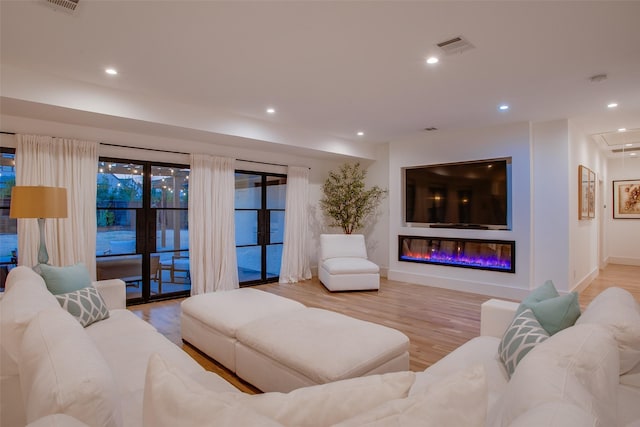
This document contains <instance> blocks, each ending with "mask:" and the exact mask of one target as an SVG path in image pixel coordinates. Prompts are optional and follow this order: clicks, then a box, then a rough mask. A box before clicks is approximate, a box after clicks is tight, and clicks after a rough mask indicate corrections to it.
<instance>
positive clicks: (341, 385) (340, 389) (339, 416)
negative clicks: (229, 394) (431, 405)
mask: <svg viewBox="0 0 640 427" xmlns="http://www.w3.org/2000/svg"><path fill="white" fill-rule="evenodd" d="M415 375H416V374H415V373H414V372H411V371H402V372H393V373H388V374H382V375H369V376H366V377H358V378H352V379H348V380H342V381H335V382H331V383H328V384H321V385H315V386H309V387H303V388H299V389H297V390H293V391H291V392H289V393H278V392H271V393H264V394H257V395H253V396H250V395H246V394H244V395H243V394H239V395H238V396H239V397H238V398H239V399H241V401H242V403H243V404H244V405H246V406H247V407H249V408H251V409H252V410H254V411H256V412H259V413H261V414H262V415H265V416H268V417H269V418H271V419H274V420H276V421H278V422H280V423H282V424H284V425H290V426H297V427H311V426H314V425H316V426H317V425H326V426H329V425H333V424H335V423H337V422H340V421H343V420H345V419H348V418H350V417H351V416H353V415H354V414H358V413H361V412H366V411H369V410H372V409H375V408H377V407H378V406H380V405H382V404H384V403H386V402H388V401H390V400H394V399H400V398H404V397H407V394H408V392H409V389H410V387H411V385H412V384H413V382H414V380H415Z"/></svg>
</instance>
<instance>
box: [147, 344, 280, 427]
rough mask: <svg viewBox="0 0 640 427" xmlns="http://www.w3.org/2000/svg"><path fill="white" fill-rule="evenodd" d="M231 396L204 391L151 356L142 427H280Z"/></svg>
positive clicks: (156, 356) (197, 384) (162, 361)
mask: <svg viewBox="0 0 640 427" xmlns="http://www.w3.org/2000/svg"><path fill="white" fill-rule="evenodd" d="M234 394H235V393H218V392H213V391H210V390H207V389H206V388H204V387H203V386H202V385H200V384H199V383H198V382H196V381H194V380H192V379H191V378H189V377H188V376H187V375H185V374H184V373H182V372H181V371H180V370H179V369H176V368H174V367H172V366H170V365H168V364H167V363H166V362H165V361H164V360H163V359H162V358H161V357H160V356H159V355H157V354H154V355H152V356H151V357H150V358H149V364H148V367H147V372H146V381H145V388H144V403H143V410H142V417H143V426H145V427H175V426H180V427H207V426H212V427H213V426H216V427H225V426H229V427H236V426H253V425H255V426H264V427H270V426H281V424H280V423H278V422H276V421H274V420H271V419H269V418H268V417H265V416H263V415H260V414H258V413H257V412H254V411H252V410H251V409H249V408H248V407H246V406H244V405H242V404H241V403H240V402H239V401H238V400H237V399H236V398H235V397H234Z"/></svg>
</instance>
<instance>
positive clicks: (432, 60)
mask: <svg viewBox="0 0 640 427" xmlns="http://www.w3.org/2000/svg"><path fill="white" fill-rule="evenodd" d="M438 61H440V60H439V59H438V58H436V57H435V56H430V57H429V58H427V64H431V65H433V64H437V63H438Z"/></svg>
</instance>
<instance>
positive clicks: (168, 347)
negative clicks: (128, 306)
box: [84, 310, 238, 426]
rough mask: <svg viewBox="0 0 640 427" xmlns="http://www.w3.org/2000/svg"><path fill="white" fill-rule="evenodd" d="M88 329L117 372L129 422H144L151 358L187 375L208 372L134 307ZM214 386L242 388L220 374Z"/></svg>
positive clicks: (114, 313)
mask: <svg viewBox="0 0 640 427" xmlns="http://www.w3.org/2000/svg"><path fill="white" fill-rule="evenodd" d="M84 331H85V332H86V333H87V335H88V336H89V337H90V338H91V340H92V341H93V342H94V344H95V346H96V347H97V348H98V351H100V354H101V355H102V357H104V360H105V361H106V362H107V365H108V366H109V367H110V369H111V371H112V373H113V381H114V382H115V385H116V389H117V391H118V395H119V396H120V405H121V408H122V416H123V420H124V422H125V425H131V426H140V425H142V411H141V410H140V408H142V402H143V393H144V384H145V374H146V370H147V363H148V361H149V357H150V356H151V355H152V354H154V353H158V354H160V355H162V357H163V359H165V360H166V361H167V362H168V363H170V364H171V365H172V366H176V367H177V368H179V369H180V370H181V371H182V372H184V373H185V375H189V376H195V375H200V374H204V373H205V371H204V369H203V368H202V366H200V365H199V364H198V363H197V362H196V361H195V360H194V359H193V358H191V357H189V355H188V354H187V353H185V352H184V351H183V350H182V348H180V347H178V346H177V345H175V344H174V343H172V342H171V341H169V340H168V339H167V338H166V337H164V336H163V335H162V334H160V333H158V332H157V331H156V330H155V328H154V327H153V326H151V325H150V324H149V323H147V322H145V321H143V320H142V319H140V318H139V317H138V316H136V315H135V314H133V313H132V312H131V311H130V310H112V311H111V312H110V316H109V318H108V319H105V320H102V321H100V322H96V323H93V324H91V325H89V326H88V327H86V328H85V329H84ZM210 383H211V385H212V387H213V386H214V385H215V389H216V390H218V391H228V392H234V391H235V392H238V390H237V389H236V388H235V387H233V386H232V385H231V384H229V383H228V382H227V381H225V380H224V379H223V378H222V377H220V376H218V375H212V376H211V381H210Z"/></svg>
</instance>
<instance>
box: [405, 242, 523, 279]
mask: <svg viewBox="0 0 640 427" xmlns="http://www.w3.org/2000/svg"><path fill="white" fill-rule="evenodd" d="M398 260H399V261H408V262H418V263H425V264H438V265H448V266H452V267H464V268H477V269H481V270H492V271H502V272H505V273H515V272H516V261H515V260H516V242H514V241H512V240H484V239H464V238H462V239H461V238H452V237H422V236H398Z"/></svg>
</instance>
